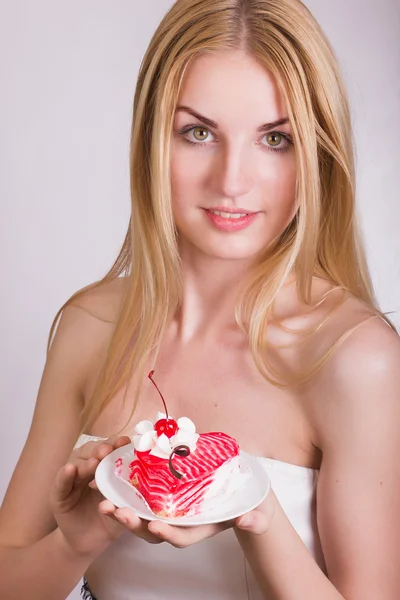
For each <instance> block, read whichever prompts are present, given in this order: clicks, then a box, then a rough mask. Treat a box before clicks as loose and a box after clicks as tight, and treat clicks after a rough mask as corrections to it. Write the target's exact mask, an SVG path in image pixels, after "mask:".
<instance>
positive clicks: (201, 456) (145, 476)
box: [116, 371, 248, 518]
mask: <svg viewBox="0 0 400 600" xmlns="http://www.w3.org/2000/svg"><path fill="white" fill-rule="evenodd" d="M152 375H153V371H152V372H151V373H150V374H149V378H150V379H151V381H152V382H153V384H154V385H155V386H156V387H157V385H156V384H155V382H154V380H153V379H152ZM157 390H158V392H159V394H160V396H161V398H162V400H163V403H164V407H165V410H166V414H165V415H163V414H159V418H158V420H157V421H156V423H155V424H153V423H152V422H151V421H141V422H140V423H138V424H137V425H136V427H135V435H134V436H133V445H134V453H133V459H132V460H131V461H129V464H125V465H124V464H123V460H122V459H117V461H116V474H117V475H118V476H119V477H122V478H123V479H124V480H125V481H127V482H129V483H130V484H131V485H133V486H134V487H135V489H136V490H137V491H138V492H139V493H140V495H141V496H142V497H143V499H144V500H145V502H146V503H147V505H148V507H149V508H150V510H152V511H153V513H155V514H156V515H158V516H161V517H168V518H171V517H174V518H175V517H181V516H184V515H194V514H197V513H199V512H202V511H205V510H207V509H209V508H212V507H213V506H215V503H216V501H218V500H222V499H226V498H227V497H228V496H230V495H231V494H232V493H233V492H234V491H235V489H237V487H238V486H239V485H241V484H242V483H243V481H244V480H245V479H247V477H248V473H247V474H245V473H243V472H242V471H241V466H240V456H239V444H238V443H237V441H236V440H235V439H234V438H232V437H231V436H229V435H227V434H225V433H222V432H219V431H218V432H211V433H202V434H198V433H196V427H195V425H194V423H193V422H192V421H191V420H190V419H188V418H186V417H182V418H180V419H178V420H177V421H175V419H172V418H171V417H169V416H168V411H167V409H166V404H165V401H164V398H163V396H162V394H161V392H160V390H159V389H158V387H157Z"/></svg>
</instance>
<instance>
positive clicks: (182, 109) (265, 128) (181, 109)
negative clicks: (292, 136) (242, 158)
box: [176, 106, 289, 132]
mask: <svg viewBox="0 0 400 600" xmlns="http://www.w3.org/2000/svg"><path fill="white" fill-rule="evenodd" d="M176 112H187V113H189V115H192V117H195V118H196V119H198V120H199V121H202V122H203V123H205V124H206V125H207V126H208V127H211V128H212V129H218V128H219V126H218V123H216V122H215V121H212V120H211V119H208V118H207V117H205V116H204V115H201V114H200V113H198V112H197V111H196V110H194V109H193V108H190V106H178V107H177V109H176ZM287 123H289V119H288V117H283V118H282V119H277V120H276V121H271V123H264V124H263V125H260V126H259V127H257V131H259V132H262V131H270V130H271V129H274V128H275V127H279V126H280V125H286V124H287Z"/></svg>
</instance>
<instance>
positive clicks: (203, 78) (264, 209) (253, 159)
mask: <svg viewBox="0 0 400 600" xmlns="http://www.w3.org/2000/svg"><path fill="white" fill-rule="evenodd" d="M171 182H172V200H173V212H174V219H175V223H176V225H177V228H178V231H179V239H180V246H181V250H182V251H183V252H184V253H185V254H186V253H187V252H190V253H193V252H195V253H198V252H201V253H203V254H206V255H208V256H210V257H218V258H224V259H251V258H252V257H254V256H255V255H256V254H257V253H258V252H260V251H261V250H263V249H264V248H266V246H267V245H268V244H269V243H270V242H271V241H272V240H273V239H274V238H275V237H276V236H277V235H278V234H279V233H281V232H283V231H284V229H285V228H286V227H287V225H288V224H289V223H290V221H291V220H292V218H293V217H294V215H295V212H296V207H295V185H296V165H295V153H294V148H293V144H292V138H291V129H290V125H289V123H288V122H287V113H286V107H285V104H284V101H283V98H282V96H281V94H280V91H279V89H278V87H277V85H276V83H275V80H274V79H273V77H272V76H271V75H270V74H269V73H268V72H266V70H265V69H264V68H263V67H261V66H260V65H259V64H258V63H257V62H256V61H255V60H254V59H253V58H251V57H249V56H248V55H246V54H244V53H242V52H239V51H238V52H233V51H232V52H227V51H224V52H218V53H215V54H212V55H202V56H200V57H198V58H197V59H196V60H195V61H194V62H193V63H192V64H191V65H190V67H189V68H188V69H187V71H186V74H185V78H184V81H183V85H182V88H181V92H180V95H179V99H178V104H177V110H176V114H175V121H174V130H173V137H172V143H171ZM215 211H217V212H215ZM218 213H222V214H218ZM227 213H229V214H231V217H230V218H229V217H228V214H227ZM239 215H240V216H239Z"/></svg>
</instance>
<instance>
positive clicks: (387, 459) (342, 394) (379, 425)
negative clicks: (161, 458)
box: [237, 321, 400, 600]
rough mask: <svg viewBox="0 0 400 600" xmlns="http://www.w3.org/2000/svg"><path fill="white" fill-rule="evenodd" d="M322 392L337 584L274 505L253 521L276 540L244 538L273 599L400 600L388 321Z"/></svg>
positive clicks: (339, 358)
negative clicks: (323, 569)
mask: <svg viewBox="0 0 400 600" xmlns="http://www.w3.org/2000/svg"><path fill="white" fill-rule="evenodd" d="M314 393H315V398H314V400H315V402H314V405H315V407H316V408H315V413H314V414H315V419H316V421H315V422H316V428H317V431H318V435H319V437H320V440H319V446H320V448H321V450H322V452H323V461H322V467H321V472H320V476H319V480H318V489H317V520H318V530H319V535H320V538H321V543H322V548H323V553H324V557H325V562H326V566H327V571H328V577H329V579H328V578H327V577H325V575H324V574H323V573H322V571H321V570H320V569H319V568H318V566H317V564H316V563H315V562H314V559H313V558H312V557H311V555H310V554H309V552H308V551H307V549H306V547H305V546H304V544H303V543H302V541H301V540H300V538H299V537H298V536H297V534H296V532H295V530H294V529H293V527H292V526H291V524H290V522H289V521H288V519H287V517H286V516H285V514H284V512H283V510H282V508H281V507H280V505H279V504H278V502H277V501H276V500H275V499H274V497H273V496H272V497H271V498H270V499H269V502H268V504H266V505H265V506H264V512H265V513H266V516H264V515H262V514H261V513H260V512H259V511H255V512H254V514H253V515H252V516H253V518H254V523H253V531H254V530H257V528H258V531H260V532H262V531H265V530H266V531H265V532H264V533H260V534H258V535H257V534H255V533H249V532H246V531H245V530H241V529H237V536H238V539H239V541H240V543H241V545H242V547H243V550H244V552H245V554H246V557H247V559H248V561H249V563H250V565H251V566H252V568H253V570H254V572H255V574H256V577H257V579H258V581H259V584H260V585H261V588H262V589H263V591H264V592H265V594H266V595H267V594H270V595H269V596H268V595H267V597H268V598H271V597H272V598H273V599H274V600H275V599H276V600H278V599H279V600H303V599H304V600H314V599H315V600H321V599H324V600H331V599H332V600H339V599H341V598H345V600H377V599H379V600H398V599H399V598H400V575H399V573H400V543H399V535H400V468H399V465H400V340H399V338H398V336H397V335H396V334H395V333H394V332H392V331H391V330H390V329H389V328H388V327H387V326H386V325H385V324H384V323H383V322H373V321H371V322H370V323H368V325H365V326H364V327H362V328H360V329H359V330H358V331H357V332H355V333H354V334H353V336H351V337H350V338H349V339H348V340H347V341H346V342H344V343H343V344H342V346H340V347H339V349H338V350H337V351H336V353H335V354H334V355H333V357H332V358H331V360H330V361H329V365H328V366H327V367H326V368H325V370H324V373H323V375H322V376H321V378H320V383H319V384H318V385H317V386H315V392H314ZM274 503H276V506H275V511H274V514H273V517H272V518H271V519H270V523H269V526H268V518H269V517H268V514H269V512H268V511H270V510H271V506H272V504H274ZM261 508H262V507H261ZM240 522H241V521H240V520H239V523H240Z"/></svg>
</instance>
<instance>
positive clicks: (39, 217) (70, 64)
mask: <svg viewBox="0 0 400 600" xmlns="http://www.w3.org/2000/svg"><path fill="white" fill-rule="evenodd" d="M171 4H172V2H171V0H149V1H148V2H139V1H138V0H130V1H128V0H114V1H113V2H106V1H105V0H96V1H94V0H86V1H85V2H81V1H79V2H78V1H77V0H69V2H54V1H52V0H36V1H35V2H30V1H29V0H13V2H6V1H5V0H1V1H0V85H1V93H0V170H1V171H0V200H1V224H0V227H1V230H0V243H1V247H0V252H1V258H2V263H1V279H2V290H3V292H2V296H1V315H2V319H1V330H0V333H1V338H0V339H1V357H0V365H1V366H0V373H1V390H2V392H1V400H0V424H1V425H0V428H1V429H0V452H1V456H2V460H1V470H0V499H1V498H2V497H3V495H4V493H5V490H6V486H7V484H8V481H9V479H10V476H11V473H12V470H13V468H14V466H15V463H16V461H17V459H18V456H19V453H20V451H21V449H22V446H23V444H24V440H25V438H26V435H27V433H28V430H29V426H30V420H31V416H32V411H33V408H34V403H35V398H36V393H37V389H38V385H39V381H40V377H41V374H42V370H43V366H44V360H45V347H46V341H47V335H48V332H49V328H50V325H51V321H52V319H53V317H54V315H55V313H56V312H57V310H58V308H59V307H60V306H61V304H62V303H63V302H64V301H65V300H66V299H67V298H68V297H69V296H70V295H71V294H72V293H73V292H75V291H76V290H77V289H78V288H80V287H82V286H84V285H86V284H87V283H89V282H92V281H94V280H96V279H99V278H100V277H102V275H103V274H104V273H105V272H106V270H108V268H109V267H110V266H111V264H112V262H113V261H114V258H115V257H116V254H117V251H118V250H119V247H120V245H121V243H122V241H123V238H124V234H125V231H126V228H127V224H128V218H129V210H130V208H129V202H130V200H129V181H128V179H129V175H128V148H129V133H130V119H131V107H132V100H133V93H134V87H135V83H136V76H137V72H138V68H139V65H140V61H141V58H142V56H143V53H144V51H145V49H146V47H147V44H148V42H149V40H150V36H151V34H152V33H153V31H154V29H155V27H156V26H157V24H158V22H159V20H160V19H161V18H162V16H163V15H164V13H165V12H166V10H167V9H168V8H169V7H170V6H171ZM306 4H307V5H308V6H309V8H310V9H311V10H312V12H313V13H314V15H315V16H316V17H317V19H318V20H319V22H320V23H321V25H322V26H323V28H324V29H325V31H326V33H327V34H328V37H329V38H330V40H331V42H332V44H333V46H334V48H335V50H336V52H337V54H338V56H339V59H340V62H341V64H342V68H343V71H344V74H345V80H346V82H347V85H348V89H349V91H350V98H351V103H352V111H353V115H354V125H355V131H356V141H357V146H358V202H359V210H360V214H361V219H362V225H363V229H364V232H365V237H366V241H367V249H368V256H369V260H370V267H371V271H372V275H373V279H374V283H375V286H376V291H377V295H378V299H379V301H380V304H381V308H382V309H383V310H385V311H397V313H395V314H394V315H393V316H392V318H393V320H394V322H395V323H396V324H397V325H398V326H400V266H399V259H400V239H399V236H398V232H397V230H398V227H399V225H400V201H399V192H398V190H399V187H400V176H399V173H400V164H399V138H400V127H399V112H400V101H399V95H400V89H399V74H400V3H399V2H398V0H379V2H378V0H335V1H334V2H331V1H330V0H308V2H306ZM32 460H34V457H32ZM77 598H78V593H77V592H74V593H73V594H72V595H71V596H70V600H72V599H74V600H75V599H77Z"/></svg>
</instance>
